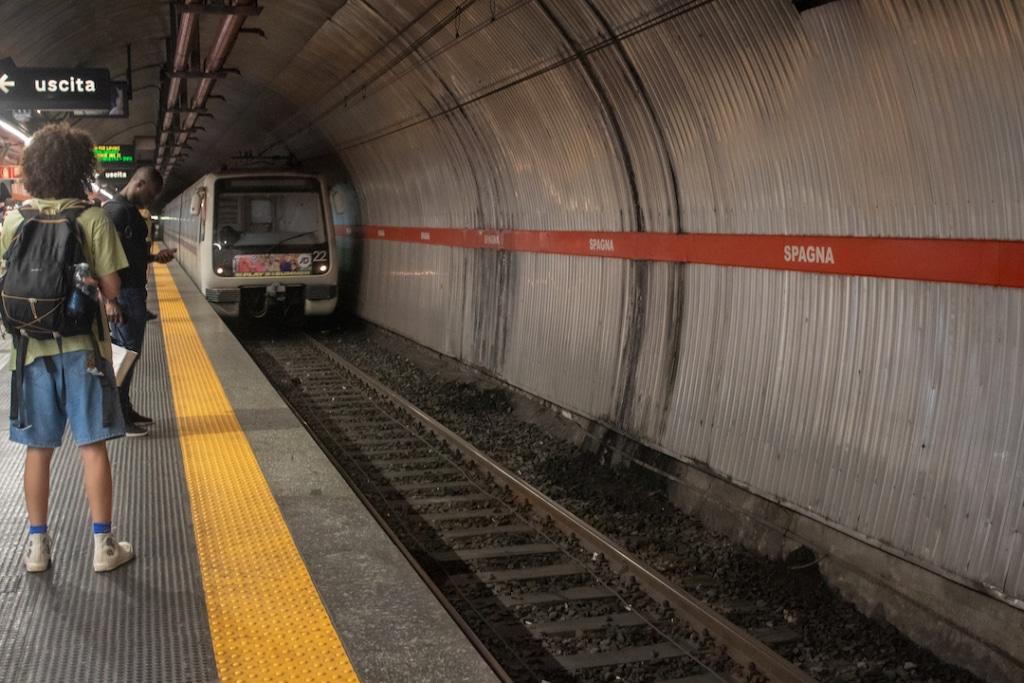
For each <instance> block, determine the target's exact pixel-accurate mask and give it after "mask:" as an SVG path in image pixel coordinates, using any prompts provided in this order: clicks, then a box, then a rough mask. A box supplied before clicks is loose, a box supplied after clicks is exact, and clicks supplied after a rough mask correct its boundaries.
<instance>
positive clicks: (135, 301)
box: [110, 287, 146, 421]
mask: <svg viewBox="0 0 1024 683" xmlns="http://www.w3.org/2000/svg"><path fill="white" fill-rule="evenodd" d="M117 302H118V303H119V304H121V316H122V318H123V322H121V323H118V324H116V325H112V326H111V330H110V337H111V339H113V341H114V343H115V344H117V345H119V346H123V347H124V348H126V349H128V350H129V351H134V352H136V353H137V354H139V358H136V359H135V365H133V366H132V368H131V370H129V371H128V374H127V375H125V378H124V381H123V382H121V387H120V394H121V407H122V408H123V409H124V410H125V411H126V412H127V411H128V410H130V409H131V407H132V402H131V399H130V398H129V397H128V392H129V391H130V390H131V387H132V378H134V377H135V368H136V367H138V365H139V360H141V357H142V340H143V338H144V337H145V336H146V288H145V287H122V288H121V293H120V294H119V295H118V297H117ZM125 419H126V420H128V421H130V419H129V418H128V416H127V415H126V416H125Z"/></svg>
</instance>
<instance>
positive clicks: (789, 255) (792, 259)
mask: <svg viewBox="0 0 1024 683" xmlns="http://www.w3.org/2000/svg"><path fill="white" fill-rule="evenodd" d="M782 258H783V260H784V261H786V263H835V262H836V257H835V255H834V254H833V253H832V247H824V246H809V247H808V246H799V245H796V244H787V245H786V246H785V247H783V250H782Z"/></svg>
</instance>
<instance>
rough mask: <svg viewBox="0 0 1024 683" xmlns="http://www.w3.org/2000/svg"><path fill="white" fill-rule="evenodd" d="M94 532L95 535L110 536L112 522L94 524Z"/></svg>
mask: <svg viewBox="0 0 1024 683" xmlns="http://www.w3.org/2000/svg"><path fill="white" fill-rule="evenodd" d="M92 532H93V533H94V534H109V533H110V522H93V523H92Z"/></svg>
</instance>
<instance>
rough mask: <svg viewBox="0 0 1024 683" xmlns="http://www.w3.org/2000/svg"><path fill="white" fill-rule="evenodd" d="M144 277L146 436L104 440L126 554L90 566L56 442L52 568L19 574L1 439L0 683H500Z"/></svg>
mask: <svg viewBox="0 0 1024 683" xmlns="http://www.w3.org/2000/svg"><path fill="white" fill-rule="evenodd" d="M155 269H156V270H155V273H154V277H153V278H152V282H151V284H150V286H151V295H150V304H149V305H150V308H151V309H155V310H158V311H159V315H160V317H159V320H156V321H153V322H150V323H149V326H148V328H147V332H146V346H145V353H144V354H143V357H142V360H141V362H140V366H139V368H138V369H137V375H136V379H135V386H134V388H133V394H134V396H133V398H134V402H135V404H136V408H137V409H138V410H139V411H140V412H142V413H144V414H146V415H150V416H152V417H153V418H154V419H155V421H156V422H155V424H154V425H153V426H152V428H151V431H150V434H149V435H148V436H146V437H141V438H134V439H119V440H117V441H114V442H112V443H111V444H110V453H111V463H112V468H113V474H114V516H113V524H114V533H115V535H116V536H118V537H119V538H122V539H124V540H128V541H131V542H132V543H133V544H134V545H135V550H136V553H137V559H136V560H135V561H134V562H132V563H131V564H129V565H127V566H125V567H122V568H120V569H118V570H116V571H114V572H111V573H107V574H97V573H94V572H93V570H92V548H93V544H92V537H91V524H90V522H91V520H90V519H89V513H88V508H87V505H86V500H85V495H84V491H83V486H82V481H81V464H80V461H79V458H78V454H77V449H76V447H75V446H74V445H73V444H72V443H71V438H70V436H69V435H66V437H65V443H64V446H63V447H62V448H60V449H59V450H58V451H57V452H56V453H55V455H54V460H53V465H52V475H51V498H50V519H49V526H50V533H51V537H52V539H53V566H52V567H51V568H50V570H49V571H47V572H44V573H40V574H28V573H26V572H25V569H24V565H23V564H22V554H23V552H24V548H25V541H26V534H27V521H26V517H25V511H24V502H23V495H22V471H23V460H24V450H23V448H22V447H21V446H18V445H16V444H13V443H10V442H9V441H8V440H7V430H6V429H4V430H2V434H0V680H3V681H48V682H55V681H105V682H106V681H132V682H138V681H160V682H161V683H172V682H175V681H238V680H244V681H262V680H267V681H270V680H273V681H293V680H294V681H362V682H363V683H375V682H378V681H379V682H398V681H401V682H403V683H404V682H406V681H418V682H425V681H445V682H450V681H467V682H472V683H487V682H489V681H495V680H497V679H496V677H495V675H494V674H493V673H492V672H491V670H490V668H489V667H488V666H487V664H486V663H485V662H484V661H483V659H482V658H481V656H480V655H479V654H478V653H477V652H476V650H475V649H474V648H473V647H472V646H471V645H470V643H469V642H468V641H467V639H466V638H465V636H464V635H463V634H462V633H461V632H460V631H459V630H458V628H457V627H456V626H455V624H454V623H453V622H452V620H451V618H450V617H449V616H448V615H447V613H446V612H445V611H444V610H443V608H442V607H441V606H440V604H439V603H438V602H437V601H436V599H435V598H434V597H433V595H432V594H431V593H430V592H429V590H428V589H427V588H426V587H425V586H424V585H423V584H422V582H421V581H420V579H419V577H418V576H417V575H416V574H415V572H414V571H413V570H412V568H411V567H410V566H409V565H408V564H407V562H406V561H405V559H404V558H403V557H402V555H401V554H400V552H399V551H398V549H397V548H395V547H394V546H393V545H392V543H391V542H390V540H389V539H388V537H387V536H386V535H385V533H384V532H383V530H382V529H380V527H379V526H378V525H377V524H376V522H375V521H374V520H373V518H372V517H371V516H370V514H369V513H368V512H367V511H366V510H365V509H364V508H363V507H362V506H361V504H360V503H359V501H358V499H357V498H356V496H355V495H354V493H353V492H352V491H351V490H350V489H349V488H348V486H347V485H346V484H345V482H344V480H343V479H342V478H341V476H340V475H339V474H338V473H337V472H336V471H335V469H334V467H333V466H332V464H331V463H330V462H329V460H328V459H327V456H326V455H325V454H324V453H323V452H322V451H321V450H320V448H319V447H318V446H317V445H316V443H315V442H314V441H313V439H312V438H311V437H310V436H309V435H308V433H307V432H306V430H305V429H304V428H303V427H302V425H301V424H300V423H299V421H298V420H297V419H296V418H295V416H294V415H293V414H292V413H291V411H290V410H289V409H288V407H287V406H286V405H285V404H284V403H283V401H282V400H281V399H280V397H279V396H278V395H277V393H276V392H275V391H274V389H273V388H272V387H271V385H270V383H269V382H268V381H267V380H266V379H265V378H264V377H263V376H262V374H261V373H260V371H259V370H258V369H257V368H256V366H255V365H254V364H253V362H252V361H251V360H250V358H249V356H248V355H247V354H246V353H245V351H244V350H243V349H242V347H241V346H240V345H239V344H238V342H237V341H236V340H235V338H234V337H233V336H232V334H231V333H230V331H229V330H228V329H227V327H226V326H225V325H224V323H223V322H222V321H221V320H220V318H218V317H217V315H216V314H215V313H214V312H213V311H212V309H211V308H210V307H209V305H208V304H207V303H206V301H205V300H204V299H203V297H202V296H201V295H200V294H199V292H198V291H197V290H196V288H195V286H194V285H193V284H192V282H191V281H190V280H189V279H188V278H187V276H185V274H184V273H183V271H181V270H180V269H179V268H178V267H177V266H176V265H174V264H171V265H170V266H155ZM4 346H5V347H6V346H7V345H6V344H5V345H4ZM6 360H7V359H6V349H5V350H4V355H3V357H0V361H2V362H4V364H5V365H6ZM8 394H9V382H8V381H7V380H5V381H3V382H0V405H2V406H4V410H5V411H6V406H7V405H8V400H9V395H8Z"/></svg>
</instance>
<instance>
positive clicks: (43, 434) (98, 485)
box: [0, 125, 135, 572]
mask: <svg viewBox="0 0 1024 683" xmlns="http://www.w3.org/2000/svg"><path fill="white" fill-rule="evenodd" d="M21 165H22V175H23V179H24V183H25V189H26V190H27V191H28V193H29V194H30V195H32V197H33V198H32V199H31V200H29V201H27V202H26V203H25V206H27V207H30V208H33V209H36V210H37V211H39V212H40V213H41V214H45V215H59V214H61V213H63V212H65V211H76V212H77V211H80V213H79V214H78V217H77V221H78V225H79V226H80V227H81V230H82V238H83V241H84V244H83V245H82V247H83V252H84V254H85V259H86V261H88V264H89V268H90V271H91V273H92V275H93V277H94V278H96V279H97V280H98V284H99V289H100V292H101V293H102V294H103V298H104V300H105V303H104V307H102V308H104V309H105V311H104V312H105V314H106V316H103V315H102V314H101V315H100V316H99V320H98V321H97V322H96V323H95V324H94V326H93V331H92V334H93V336H94V339H90V338H89V335H78V336H68V337H64V338H63V339H62V340H61V343H59V344H58V342H57V341H55V340H49V339H44V340H40V339H28V341H27V344H28V346H27V348H26V352H25V359H24V361H25V365H24V371H23V375H24V377H23V384H22V386H21V389H20V391H21V394H20V399H21V404H22V406H23V408H24V414H25V416H26V417H27V419H26V420H25V421H24V424H23V425H21V424H18V423H17V422H16V421H12V422H11V427H10V438H11V441H14V442H15V443H20V444H24V445H25V446H26V448H27V453H26V457H25V506H26V508H27V509H28V523H29V536H28V549H27V550H26V552H25V558H24V559H25V568H26V569H27V570H28V571H30V572H41V571H46V569H48V568H49V566H50V556H51V544H50V536H49V532H48V526H47V517H48V510H49V498H50V461H51V459H52V457H53V451H54V449H55V448H56V447H58V446H60V444H61V442H62V441H63V438H64V428H65V425H66V424H68V423H70V426H71V433H72V435H73V437H74V439H75V442H76V443H77V444H78V447H79V453H80V456H81V459H82V466H83V478H84V480H85V491H86V496H87V497H88V499H89V509H90V512H91V513H92V520H93V539H94V540H93V544H94V545H93V569H94V570H95V571H98V572H102V571H110V570H111V569H116V568H117V567H120V566H121V565H123V564H125V563H127V562H129V561H131V560H132V559H133V558H134V556H135V553H134V549H133V548H132V546H131V544H130V543H126V542H124V541H121V542H118V541H117V540H116V539H115V538H114V536H113V535H112V534H111V517H112V513H113V502H112V498H113V493H112V492H113V483H112V480H111V474H110V459H109V457H108V455H107V443H106V442H107V440H108V439H116V438H118V437H121V436H123V435H124V430H125V428H124V418H123V416H122V415H121V412H120V410H119V408H118V405H119V402H118V401H117V400H116V392H117V389H116V387H115V386H114V383H113V381H112V380H113V371H112V366H111V364H110V358H111V349H110V342H109V335H105V334H100V330H101V329H106V326H107V319H106V318H109V319H110V320H113V321H119V320H120V317H121V312H120V308H119V306H118V304H117V296H118V293H119V290H120V286H121V285H120V279H119V277H118V274H117V271H118V270H120V269H122V268H125V267H126V266H127V265H128V260H127V258H126V257H125V254H124V249H123V248H122V247H121V242H120V240H119V239H118V236H117V232H116V230H115V228H114V225H113V223H111V222H110V219H109V218H107V215H106V214H105V213H104V212H103V210H102V209H100V208H98V207H94V206H93V205H92V204H90V203H89V202H88V200H87V197H88V191H89V188H90V186H91V185H92V182H93V179H94V177H95V175H96V159H95V157H94V156H93V142H92V139H91V138H90V137H89V136H88V135H87V134H86V133H84V132H82V131H78V130H75V129H73V128H71V127H69V126H67V125H50V126H46V127H45V128H43V129H42V130H40V131H39V132H38V133H36V134H35V135H34V136H33V137H32V140H31V141H30V143H29V145H28V146H27V147H26V148H25V152H24V155H23V158H22V164H21ZM23 221H24V217H23V216H22V214H21V211H20V210H17V209H16V210H14V211H11V212H10V213H9V214H8V216H7V218H6V220H5V221H4V223H3V233H2V235H0V259H3V258H5V256H6V253H7V250H8V249H9V248H10V246H11V241H12V239H13V237H14V235H15V233H16V232H17V231H18V228H19V226H21V225H22V222H23ZM46 228H47V225H46V224H45V223H38V222H37V223H34V224H33V226H32V229H36V230H38V229H46ZM5 263H6V260H5ZM100 326H102V327H100ZM101 340H102V342H101ZM96 349H99V353H100V357H97V354H96ZM15 353H16V352H15V350H13V349H12V352H11V367H12V369H13V368H14V367H15V363H16V358H15ZM104 380H105V381H104ZM104 392H111V393H113V394H114V396H113V397H111V396H106V397H105V396H104ZM105 398H106V402H107V405H108V407H110V408H112V412H113V413H114V415H113V418H112V419H111V417H110V415H109V414H108V415H107V416H106V417H107V419H106V420H105V419H104V411H103V405H104V399H105ZM105 422H106V423H107V425H106V426H104V423H105Z"/></svg>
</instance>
